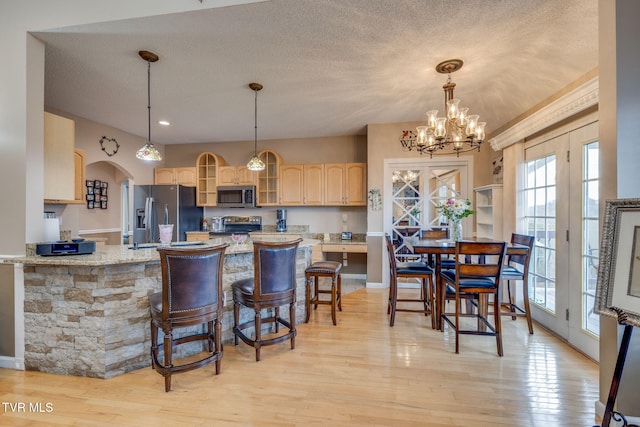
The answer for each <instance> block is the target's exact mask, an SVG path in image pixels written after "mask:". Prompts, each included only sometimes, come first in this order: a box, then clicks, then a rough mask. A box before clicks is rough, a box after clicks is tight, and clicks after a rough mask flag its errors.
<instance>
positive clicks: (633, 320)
mask: <svg viewBox="0 0 640 427" xmlns="http://www.w3.org/2000/svg"><path fill="white" fill-rule="evenodd" d="M601 237H602V238H601V243H600V257H599V265H598V280H597V283H596V296H595V306H594V311H595V312H596V313H598V314H600V315H602V316H608V317H613V318H615V319H617V321H618V323H620V324H624V325H630V326H640V199H614V200H607V201H606V206H605V215H604V222H603V227H602V236H601Z"/></svg>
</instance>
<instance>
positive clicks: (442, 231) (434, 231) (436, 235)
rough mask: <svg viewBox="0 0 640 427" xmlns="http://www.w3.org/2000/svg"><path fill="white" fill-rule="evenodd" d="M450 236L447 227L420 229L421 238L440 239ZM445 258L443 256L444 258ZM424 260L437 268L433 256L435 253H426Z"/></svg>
mask: <svg viewBox="0 0 640 427" xmlns="http://www.w3.org/2000/svg"><path fill="white" fill-rule="evenodd" d="M448 238H449V230H448V229H447V228H430V229H422V230H420V239H422V240H439V239H448ZM443 259H445V258H442V259H441V260H440V261H441V265H442V260H443ZM422 261H423V262H426V263H427V264H428V265H429V267H431V268H433V269H435V268H436V264H435V260H434V257H433V254H425V255H423V258H422Z"/></svg>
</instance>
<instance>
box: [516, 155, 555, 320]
mask: <svg viewBox="0 0 640 427" xmlns="http://www.w3.org/2000/svg"><path fill="white" fill-rule="evenodd" d="M555 168H556V160H555V155H550V156H547V157H543V158H540V159H536V160H533V161H531V162H527V163H526V167H525V170H526V173H527V176H526V179H525V182H526V187H525V188H524V194H525V198H524V200H525V218H524V223H525V225H526V227H527V228H526V231H527V234H529V235H532V236H535V243H534V247H533V252H532V262H531V265H530V269H529V274H530V276H529V283H530V284H533V286H529V299H530V300H531V301H532V302H533V303H534V304H537V305H539V306H540V307H541V308H544V309H546V310H548V311H550V312H555V310H556V306H555V296H556V282H555V280H556V271H555V259H556V228H555V225H556V221H555V215H556V214H555V210H556V188H555V187H556V181H555V179H556V171H555Z"/></svg>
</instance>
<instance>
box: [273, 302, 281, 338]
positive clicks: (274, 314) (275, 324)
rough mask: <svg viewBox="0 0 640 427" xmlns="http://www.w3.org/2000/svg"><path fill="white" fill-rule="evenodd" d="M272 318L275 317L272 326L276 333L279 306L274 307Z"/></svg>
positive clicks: (277, 330) (278, 328) (278, 325)
mask: <svg viewBox="0 0 640 427" xmlns="http://www.w3.org/2000/svg"><path fill="white" fill-rule="evenodd" d="M273 318H274V319H275V321H274V322H273V326H274V328H275V333H276V334H277V333H278V332H280V323H279V322H278V319H279V318H280V307H275V308H274V309H273Z"/></svg>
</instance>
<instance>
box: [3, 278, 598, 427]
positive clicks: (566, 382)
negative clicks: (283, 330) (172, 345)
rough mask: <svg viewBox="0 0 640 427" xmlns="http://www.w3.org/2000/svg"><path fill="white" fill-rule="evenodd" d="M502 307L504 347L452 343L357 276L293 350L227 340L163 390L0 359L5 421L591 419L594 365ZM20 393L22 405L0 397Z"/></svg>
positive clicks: (482, 422) (583, 422)
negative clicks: (13, 365) (211, 361)
mask: <svg viewBox="0 0 640 427" xmlns="http://www.w3.org/2000/svg"><path fill="white" fill-rule="evenodd" d="M503 319H504V343H505V345H504V347H505V350H504V352H505V356H504V357H502V358H500V357H498V356H497V355H496V351H495V339H494V338H493V337H480V336H462V337H461V347H460V354H458V355H456V354H454V336H453V334H452V332H451V331H450V330H447V331H445V332H444V333H441V332H437V331H433V330H432V329H431V323H430V320H429V318H428V317H424V316H421V315H419V314H415V313H398V314H397V316H396V323H395V326H394V327H393V328H390V327H389V324H388V322H387V316H386V290H382V289H360V290H356V291H354V292H352V293H350V294H348V295H346V296H345V297H344V301H343V312H341V313H338V325H337V326H333V325H332V324H331V318H330V314H329V307H328V306H320V307H319V308H318V310H317V311H315V312H313V314H312V316H311V320H310V322H309V323H308V324H301V325H299V326H298V338H297V340H296V344H297V345H296V349H295V350H293V351H292V350H290V347H289V344H288V343H283V344H279V345H276V346H270V347H265V348H263V350H262V361H260V362H258V363H256V362H255V359H254V351H253V349H252V348H250V347H248V346H246V345H244V344H243V343H240V345H239V346H238V347H234V346H233V345H226V346H225V353H224V359H223V361H222V372H221V374H220V375H218V376H216V375H215V370H214V366H213V365H210V366H207V367H205V368H203V369H200V370H196V371H191V372H187V373H183V374H178V375H175V376H174V377H173V389H172V391H171V392H169V393H165V392H164V383H163V379H162V377H161V376H160V375H158V374H157V373H156V372H155V371H153V370H152V369H151V368H147V369H141V370H138V371H136V372H132V373H129V374H125V375H121V376H118V377H116V378H112V379H109V380H100V379H89V378H80V377H66V376H58V375H50V374H42V373H37V372H22V371H13V370H6V369H4V370H0V401H2V402H3V405H2V406H3V407H0V425H2V426H8V425H20V426H41V425H42V426H44V425H47V426H53V425H65V426H70V425H77V426H147V425H152V424H156V423H157V424H162V425H170V426H205V425H207V426H226V425H259V426H347V425H348V426H394V427H397V426H519V427H523V426H545V427H546V426H560V425H562V426H591V425H593V424H594V421H595V416H594V402H595V401H596V400H597V398H598V390H597V384H598V366H597V365H596V364H595V363H594V362H593V361H591V360H589V359H587V358H586V357H584V356H582V355H581V354H579V353H577V352H575V351H574V350H572V349H571V348H569V347H568V346H567V345H565V344H563V343H562V342H560V341H559V340H558V339H556V338H554V337H553V336H551V335H549V334H548V333H546V332H545V331H544V330H542V329H541V328H539V327H537V328H535V335H533V336H530V335H529V334H528V333H527V328H526V322H525V321H524V319H522V318H519V319H518V320H517V321H515V322H514V321H511V320H510V319H508V318H506V317H505V318H503ZM21 402H22V403H24V404H25V406H26V411H25V412H12V411H11V409H10V407H9V406H8V405H7V404H8V403H11V404H14V405H15V404H17V403H21ZM34 403H40V404H41V405H42V412H33V411H29V405H30V404H34ZM46 404H49V405H50V406H49V407H48V408H47V406H46ZM14 408H15V406H14ZM47 409H51V411H49V412H47Z"/></svg>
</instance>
